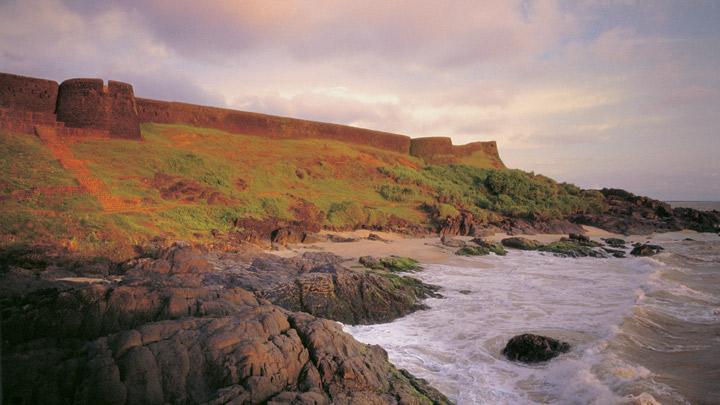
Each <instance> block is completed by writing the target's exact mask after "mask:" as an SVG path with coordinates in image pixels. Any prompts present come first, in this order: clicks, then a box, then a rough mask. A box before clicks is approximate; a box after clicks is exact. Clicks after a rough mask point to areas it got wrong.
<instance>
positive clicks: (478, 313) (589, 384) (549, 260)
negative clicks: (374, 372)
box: [344, 232, 720, 405]
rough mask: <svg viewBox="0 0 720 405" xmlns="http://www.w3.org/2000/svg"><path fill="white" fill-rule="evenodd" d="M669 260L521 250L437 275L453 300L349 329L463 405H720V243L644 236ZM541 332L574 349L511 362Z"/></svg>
mask: <svg viewBox="0 0 720 405" xmlns="http://www.w3.org/2000/svg"><path fill="white" fill-rule="evenodd" d="M635 240H643V241H648V242H651V243H655V244H659V245H661V246H663V247H664V248H665V251H664V252H663V253H661V254H659V255H657V256H653V257H642V258H636V257H628V258H625V259H617V258H612V259H597V258H577V259H574V258H560V257H555V256H552V255H549V254H543V253H540V252H524V251H517V250H513V251H510V252H509V253H508V255H507V256H504V257H499V256H495V255H490V256H484V257H476V258H468V259H467V260H468V263H466V266H463V267H453V266H447V265H428V266H426V267H425V270H424V271H422V272H420V273H416V274H415V275H414V276H415V277H418V278H420V279H422V280H423V281H425V282H427V283H430V284H435V285H438V286H441V288H442V290H441V293H442V295H443V296H444V298H437V299H435V298H433V299H428V300H426V304H427V305H428V306H429V309H427V310H423V311H418V312H415V313H413V314H410V315H408V316H406V317H403V318H400V319H397V320H395V321H394V322H391V323H386V324H380V325H369V326H345V327H344V328H345V330H346V331H347V332H349V333H351V334H352V335H353V336H354V337H355V338H357V339H358V340H360V341H362V342H365V343H369V344H377V345H380V346H382V347H383V348H384V349H385V350H386V351H387V352H388V355H389V357H390V360H391V361H392V362H393V363H394V364H395V365H396V366H398V367H399V368H405V369H407V370H408V371H410V372H411V373H413V374H414V375H415V376H418V377H421V378H424V379H426V380H427V381H428V382H430V383H431V384H432V385H433V386H434V387H435V388H437V389H439V390H440V391H441V392H443V393H444V394H445V395H447V396H448V398H450V399H451V400H452V401H454V402H455V403H457V404H459V405H464V404H629V403H636V404H655V403H660V404H720V236H718V235H716V234H709V233H704V234H700V233H691V232H677V233H664V234H656V235H653V236H651V237H650V239H648V238H647V237H636V238H635ZM522 333H536V334H541V335H546V336H551V337H554V338H558V339H562V340H564V341H567V342H569V343H570V344H571V345H572V347H573V349H572V350H571V351H570V352H569V353H567V354H563V355H561V356H560V357H557V358H555V359H553V360H551V361H549V362H546V363H543V364H536V365H526V364H521V363H517V362H512V361H508V360H507V359H505V358H504V357H503V356H502V354H501V351H502V349H503V347H504V345H505V344H506V342H507V341H508V339H510V338H511V337H513V336H515V335H518V334H522Z"/></svg>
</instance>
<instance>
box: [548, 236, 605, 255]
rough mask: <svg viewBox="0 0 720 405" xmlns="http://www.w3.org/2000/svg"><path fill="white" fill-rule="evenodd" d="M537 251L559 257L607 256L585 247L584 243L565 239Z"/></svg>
mask: <svg viewBox="0 0 720 405" xmlns="http://www.w3.org/2000/svg"><path fill="white" fill-rule="evenodd" d="M539 250H540V251H541V252H549V253H553V254H554V255H555V256H559V257H599V258H602V257H607V254H605V253H604V252H602V251H599V250H595V249H593V248H592V247H590V246H587V245H586V244H585V242H578V241H574V240H570V239H566V238H563V239H561V240H560V241H557V242H552V243H549V244H547V245H545V246H542V247H540V249H539Z"/></svg>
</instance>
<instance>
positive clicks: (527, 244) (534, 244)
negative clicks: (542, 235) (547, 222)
mask: <svg viewBox="0 0 720 405" xmlns="http://www.w3.org/2000/svg"><path fill="white" fill-rule="evenodd" d="M501 243H502V244H503V246H505V247H508V248H511V249H520V250H538V249H539V248H540V247H541V246H542V243H540V242H538V241H536V240H532V239H527V238H522V237H519V236H514V237H512V238H505V239H503V240H502V241H501Z"/></svg>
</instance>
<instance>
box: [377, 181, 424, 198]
mask: <svg viewBox="0 0 720 405" xmlns="http://www.w3.org/2000/svg"><path fill="white" fill-rule="evenodd" d="M377 191H378V193H379V194H380V195H381V196H382V198H384V199H386V200H388V201H395V202H404V201H407V200H409V199H411V198H412V197H413V196H414V195H415V193H414V192H413V189H411V188H409V187H402V186H396V185H391V184H383V185H381V186H380V187H378V188H377Z"/></svg>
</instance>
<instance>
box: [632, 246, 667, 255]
mask: <svg viewBox="0 0 720 405" xmlns="http://www.w3.org/2000/svg"><path fill="white" fill-rule="evenodd" d="M663 250H665V249H663V247H662V246H659V245H651V244H647V243H646V244H644V245H639V246H635V247H634V248H633V250H632V251H630V254H631V255H633V256H654V255H656V254H658V253H660V252H662V251H663Z"/></svg>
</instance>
